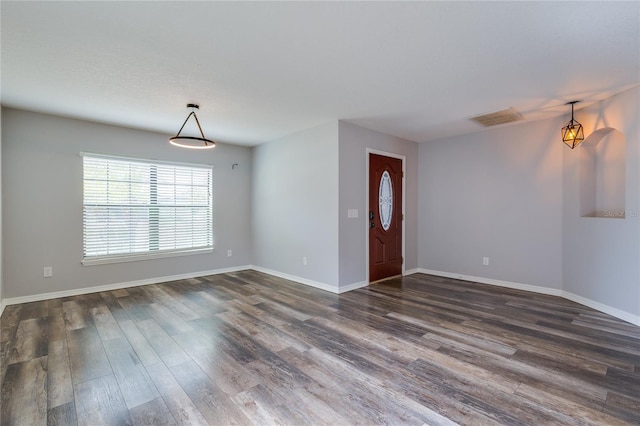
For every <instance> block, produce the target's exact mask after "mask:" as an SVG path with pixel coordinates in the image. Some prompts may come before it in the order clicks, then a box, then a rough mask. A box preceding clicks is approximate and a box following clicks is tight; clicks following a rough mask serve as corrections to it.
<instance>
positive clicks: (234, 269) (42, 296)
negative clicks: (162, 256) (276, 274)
mask: <svg viewBox="0 0 640 426" xmlns="http://www.w3.org/2000/svg"><path fill="white" fill-rule="evenodd" d="M247 269H251V265H245V266H236V267H232V268H222V269H213V270H210V271H199V272H189V273H186V274H179V275H169V276H164V277H155V278H147V279H144V280H137V281H127V282H122V283H113V284H105V285H99V286H95V287H84V288H76V289H72V290H63V291H54V292H51V293H42V294H34V295H32V296H21V297H11V298H9V299H4V300H3V301H2V310H4V307H5V306H8V305H17V304H19V303H29V302H39V301H41V300H48V299H57V298H59V297H69V296H79V295H81V294H89V293H98V292H101V291H111V290H118V289H121V288H129V287H138V286H141V285H148V284H159V283H164V282H168V281H176V280H185V279H189V278H197V277H204V276H207V275H218V274H226V273H229V272H237V271H246V270H247Z"/></svg>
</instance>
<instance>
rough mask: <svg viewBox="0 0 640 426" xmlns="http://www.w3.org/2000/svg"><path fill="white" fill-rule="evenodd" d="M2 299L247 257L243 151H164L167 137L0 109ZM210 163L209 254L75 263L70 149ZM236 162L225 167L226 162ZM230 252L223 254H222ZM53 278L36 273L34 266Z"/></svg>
mask: <svg viewBox="0 0 640 426" xmlns="http://www.w3.org/2000/svg"><path fill="white" fill-rule="evenodd" d="M2 121H3V124H4V126H3V127H2V183H3V194H2V198H3V202H2V204H3V206H4V215H3V231H4V232H3V247H4V250H3V261H4V268H3V274H4V292H3V297H5V298H10V297H18V296H27V295H35V294H40V293H48V292H55V291H62V290H71V289H78V288H85V287H92V286H97V285H104V284H113V283H120V282H129V281H135V280H143V279H152V278H156V277H163V276H171V275H179V274H188V273H196V272H199V271H209V270H215V269H220V268H227V267H234V266H242V265H248V264H250V263H251V246H252V242H251V230H250V225H251V219H250V217H251V199H250V186H251V150H250V149H249V148H245V147H239V146H231V145H218V146H217V147H216V148H215V149H213V150H211V151H191V150H184V149H178V148H175V147H172V146H171V145H169V143H168V142H167V135H162V134H156V133H150V132H144V131H139V130H132V129H126V128H120V127H114V126H108V125H102V124H96V123H90V122H86V121H79V120H73V119H67V118H61V117H55V116H50V115H43V114H37V113H33V112H26V111H20V110H14V109H8V108H3V110H2ZM81 151H85V152H95V153H104V154H112V155H122V156H130V157H138V158H153V159H159V160H169V161H172V160H174V161H181V162H191V163H203V164H212V165H213V166H214V172H213V173H214V200H215V201H214V202H215V207H214V214H215V217H214V221H215V225H214V226H215V250H214V252H213V253H211V254H202V255H194V256H182V257H173V258H166V259H157V260H146V261H139V262H127V263H118V264H109V265H99V266H86V267H83V266H82V265H81V264H80V261H81V259H82V160H81V157H80V156H79V155H78V153H79V152H81ZM234 163H238V165H239V166H238V167H236V169H235V170H232V169H231V165H232V164H234ZM227 249H232V250H233V256H232V257H227V255H226V250H227ZM44 266H53V271H54V275H53V277H51V278H43V276H42V268H43V267H44Z"/></svg>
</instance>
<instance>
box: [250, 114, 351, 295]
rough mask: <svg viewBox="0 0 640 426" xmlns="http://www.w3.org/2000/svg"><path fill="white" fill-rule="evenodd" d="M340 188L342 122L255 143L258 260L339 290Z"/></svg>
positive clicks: (254, 188) (255, 262) (255, 247)
mask: <svg viewBox="0 0 640 426" xmlns="http://www.w3.org/2000/svg"><path fill="white" fill-rule="evenodd" d="M338 190H339V188H338V123H337V121H336V122H332V123H328V124H325V125H321V126H318V127H314V128H312V129H308V130H304V131H302V132H298V133H295V134H293V135H289V136H286V137H284V138H281V139H278V140H275V141H272V142H269V143H266V144H263V145H259V146H257V147H255V148H254V152H253V185H252V191H253V227H252V229H253V242H254V251H253V260H254V265H256V266H258V267H262V268H266V269H270V270H272V271H277V272H279V273H284V274H288V275H292V276H295V277H300V278H304V279H307V280H311V281H315V282H316V283H321V284H325V285H327V286H329V287H332V288H335V289H337V287H338V216H337V211H338ZM303 257H307V259H308V265H303V263H302V258H303Z"/></svg>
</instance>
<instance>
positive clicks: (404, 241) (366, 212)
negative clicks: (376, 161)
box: [364, 148, 407, 285]
mask: <svg viewBox="0 0 640 426" xmlns="http://www.w3.org/2000/svg"><path fill="white" fill-rule="evenodd" d="M369 154H376V155H382V156H384V157H390V158H397V159H399V160H402V182H401V184H402V213H401V214H402V215H403V217H404V220H403V221H402V276H404V272H405V266H406V265H405V263H406V259H407V256H406V254H405V247H406V245H407V238H406V235H405V230H406V223H407V216H406V214H405V206H406V203H407V196H406V195H407V187H406V183H405V182H406V179H407V170H406V167H407V157H406V156H404V155H400V154H396V153H394V152H387V151H380V150H378V149H373V148H367V149H366V152H365V164H366V166H365V169H366V179H365V200H366V204H365V209H364V216H365V218H366V219H367V220H366V221H365V225H364V226H365V230H366V232H365V245H364V251H365V268H364V269H365V273H364V274H365V275H364V276H365V282H366V283H367V285H369V284H371V283H370V281H369Z"/></svg>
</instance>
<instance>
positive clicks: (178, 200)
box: [82, 154, 213, 265]
mask: <svg viewBox="0 0 640 426" xmlns="http://www.w3.org/2000/svg"><path fill="white" fill-rule="evenodd" d="M82 156H83V184H84V185H83V186H84V201H83V223H84V232H83V235H84V255H83V261H82V263H83V264H84V265H91V264H101V263H111V262H122V261H130V260H141V259H148V258H150V257H166V256H175V255H181V254H189V253H194V254H195V253H203V252H211V251H212V250H213V205H212V204H213V203H212V199H213V197H212V193H213V191H212V186H213V169H212V167H211V166H207V165H193V164H177V163H163V162H155V161H146V160H138V159H129V158H119V157H109V156H102V155H95V154H82Z"/></svg>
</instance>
